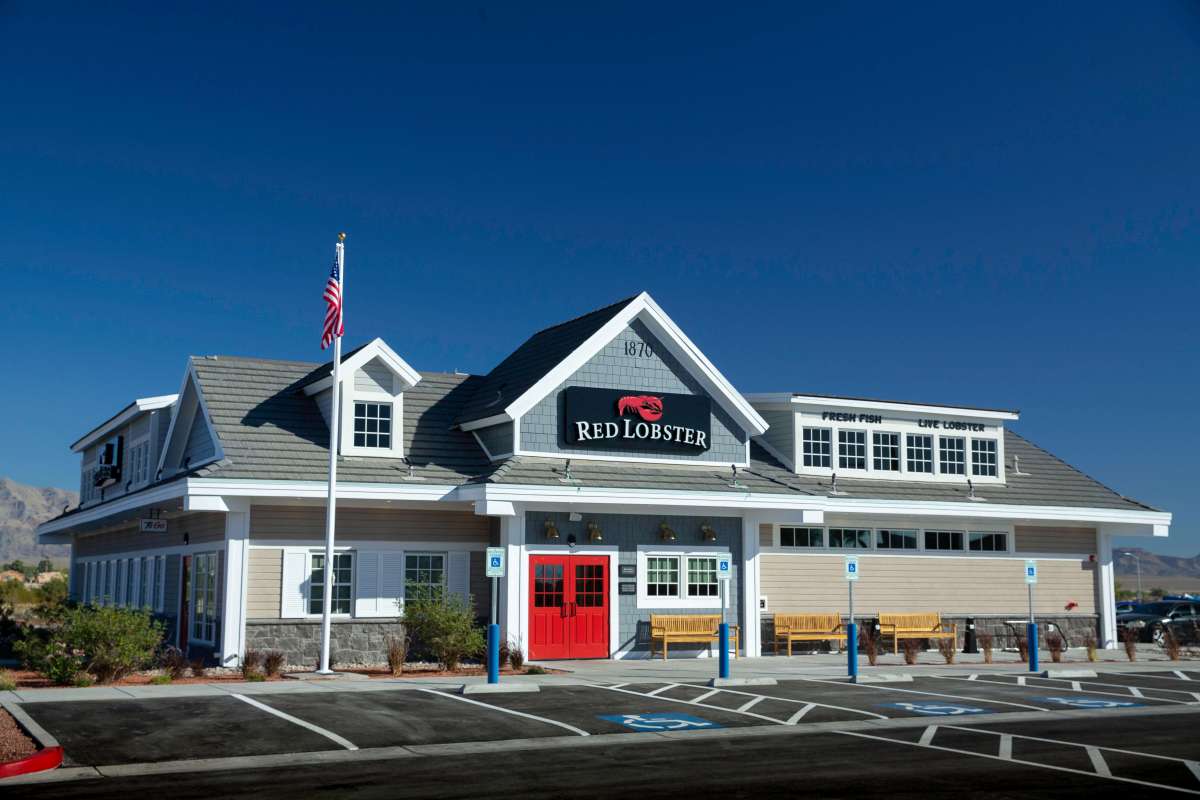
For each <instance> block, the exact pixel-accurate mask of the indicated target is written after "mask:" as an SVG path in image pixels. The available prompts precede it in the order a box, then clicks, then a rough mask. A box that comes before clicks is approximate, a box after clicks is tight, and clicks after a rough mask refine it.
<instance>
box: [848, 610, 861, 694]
mask: <svg viewBox="0 0 1200 800" xmlns="http://www.w3.org/2000/svg"><path fill="white" fill-rule="evenodd" d="M846 674H847V675H849V676H850V682H851V683H855V682H857V681H858V624H857V623H854V622H851V623H850V624H848V625H847V626H846Z"/></svg>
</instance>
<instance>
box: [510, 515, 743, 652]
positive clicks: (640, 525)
mask: <svg viewBox="0 0 1200 800" xmlns="http://www.w3.org/2000/svg"><path fill="white" fill-rule="evenodd" d="M547 519H549V520H552V521H553V522H554V524H555V526H556V527H557V528H558V531H559V534H560V535H561V537H562V540H563V541H565V540H566V538H567V536H568V535H569V534H572V533H574V534H575V536H576V537H577V538H578V540H579V541H580V542H581V543H585V542H587V530H586V528H585V525H586V524H587V523H588V522H596V523H598V524H599V525H600V529H601V531H602V532H603V534H604V541H603V542H602V544H601V546H602V547H607V548H613V547H616V548H618V553H617V563H618V564H632V565H635V566H636V565H637V548H638V545H654V549H655V551H656V552H657V551H661V552H664V553H671V552H672V551H678V552H679V553H681V554H682V553H684V552H687V551H688V550H695V549H696V548H697V547H700V546H702V545H704V544H706V543H705V542H704V541H703V540H702V539H701V534H700V526H701V525H702V524H704V523H708V524H709V525H711V526H712V527H713V529H714V530H716V532H717V541H716V542H715V544H716V545H718V546H724V547H728V548H729V553H730V556H731V560H732V562H733V577H732V578H730V580H729V586H728V591H729V598H730V599H729V611H728V614H727V616H726V619H727V621H728V622H729V623H730V624H731V625H736V624H738V621H739V620H740V619H741V617H742V613H741V609H742V602H741V592H740V589H739V587H740V584H741V575H740V574H739V571H738V570H739V567H738V565H739V563H740V561H741V558H742V521H741V519H739V518H736V517H682V516H656V515H652V514H630V515H626V514H587V515H585V516H584V519H583V521H581V522H571V521H570V519H569V517H568V515H567V514H560V513H545V512H537V511H530V512H527V513H526V515H525V530H526V531H530V532H532V536H531V537H530V544H531V545H533V546H536V541H538V540H540V539H539V537H540V531H541V530H542V529H543V526H544V524H545V521H546V520H547ZM663 522H665V523H667V525H668V526H670V527H671V528H672V529H673V530H674V531H675V533H676V534H677V535H678V537H679V539H678V541H677V542H676V543H674V544H665V543H664V542H662V540H661V539H660V538H659V525H660V524H661V523H663ZM588 550H589V548H588V546H587V545H586V544H581V545H580V546H579V548H578V549H577V551H576V552H578V553H579V554H580V555H587V553H588ZM684 570H686V567H684ZM609 577H610V580H613V581H616V582H618V583H620V582H622V581H633V580H638V579H640V577H641V576H639V578H636V579H635V578H621V577H620V576H619V574H613V575H610V576H609ZM680 579H681V580H685V579H686V576H685V575H681V576H680ZM637 600H638V599H637V595H635V594H634V595H629V594H622V595H618V603H619V605H618V612H617V615H618V629H617V631H616V632H615V634H616V642H615V644H616V645H617V649H619V650H624V649H626V648H630V647H632V648H633V649H634V650H635V651H643V650H647V649H649V641H650V639H649V624H650V615H651V614H719V613H721V611H720V609H719V608H712V609H707V608H697V609H686V608H664V609H651V608H638V607H637ZM689 649H694V648H689V646H685V645H677V646H676V647H675V648H672V650H673V651H676V652H683V651H687V650H689ZM704 649H707V648H704Z"/></svg>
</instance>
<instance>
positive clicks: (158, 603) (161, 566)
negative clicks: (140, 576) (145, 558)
mask: <svg viewBox="0 0 1200 800" xmlns="http://www.w3.org/2000/svg"><path fill="white" fill-rule="evenodd" d="M166 567H167V558H166V556H155V557H154V603H153V608H154V610H155V611H160V612H161V611H162V610H163V595H164V593H165V590H166V583H167V569H166Z"/></svg>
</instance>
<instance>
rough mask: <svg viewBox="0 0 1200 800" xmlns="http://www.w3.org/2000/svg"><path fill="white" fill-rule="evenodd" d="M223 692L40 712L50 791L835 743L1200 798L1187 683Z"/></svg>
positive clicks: (1106, 676)
mask: <svg viewBox="0 0 1200 800" xmlns="http://www.w3.org/2000/svg"><path fill="white" fill-rule="evenodd" d="M1194 689H1195V690H1196V691H1195V692H1194V691H1193V690H1194ZM231 692H232V693H227V694H222V695H213V696H198V697H182V698H178V697H174V698H158V699H136V698H129V699H125V700H84V701H76V702H67V701H58V702H31V703H27V704H24V709H25V711H26V712H27V713H28V714H29V715H30V716H32V717H33V719H34V720H35V721H36V722H37V723H38V724H40V725H42V726H43V727H44V728H46V729H47V730H48V731H49V732H50V733H51V734H53V735H54V736H56V737H57V738H58V739H59V741H60V743H61V744H62V745H63V747H64V750H65V753H66V766H67V769H66V770H63V771H62V773H61V774H60V775H58V776H54V777H56V778H58V779H59V780H60V781H63V780H66V779H74V780H76V781H83V782H85V783H89V784H94V783H95V781H96V780H97V779H98V780H100V781H101V783H102V784H103V785H104V786H105V787H108V786H110V785H111V784H112V782H118V783H121V784H122V785H124V783H127V782H129V781H135V782H136V781H137V780H138V779H140V778H141V777H143V776H148V775H149V774H151V773H159V774H178V773H183V772H191V773H193V774H200V773H203V774H205V775H216V774H223V773H226V772H237V773H242V772H253V773H258V774H261V775H263V776H266V775H268V774H269V773H271V772H272V770H273V769H274V768H275V767H276V766H278V765H279V764H280V763H285V762H286V763H290V764H294V765H296V766H297V767H299V766H301V765H304V764H307V763H312V762H314V761H321V762H322V763H324V764H326V765H328V766H329V768H330V769H332V770H334V771H335V772H337V771H339V770H341V769H342V768H343V767H344V766H345V765H349V764H357V765H359V766H360V767H364V768H367V767H366V765H367V764H370V765H372V766H370V767H369V769H372V770H374V769H382V767H380V766H378V763H377V762H389V763H390V762H393V761H394V762H396V765H395V766H394V767H393V769H395V770H399V771H411V770H417V771H418V772H419V771H420V769H423V768H418V767H416V766H415V765H414V764H413V763H411V762H417V761H423V760H425V759H427V758H433V759H437V758H438V757H442V756H451V755H454V754H458V755H459V756H471V757H472V758H476V757H483V756H484V755H488V756H489V757H491V756H492V755H494V754H495V753H496V752H497V751H499V750H503V751H505V752H506V753H508V754H509V755H511V756H512V757H513V758H515V759H517V760H521V759H524V758H525V756H524V755H520V754H522V753H525V752H527V751H560V750H562V749H563V748H571V751H570V752H571V755H570V759H571V763H572V764H574V763H575V761H576V759H577V758H579V757H580V754H581V753H583V752H584V750H586V751H587V752H589V753H591V752H592V751H593V750H594V749H596V748H600V749H609V748H610V747H622V748H624V749H622V753H625V754H628V753H629V752H631V751H636V752H638V753H641V752H642V751H643V749H647V752H652V751H656V750H658V749H661V748H663V747H664V746H665V745H666V743H667V742H668V741H673V740H675V739H680V740H688V739H694V740H695V741H696V742H697V743H698V744H699V743H700V742H702V741H703V742H707V744H704V745H701V746H700V750H704V749H710V748H714V747H718V746H719V747H721V748H725V747H741V746H745V747H748V748H751V749H755V748H759V745H750V744H748V742H749V740H751V739H755V738H766V739H771V740H772V741H776V740H779V738H780V737H781V736H783V737H788V736H790V735H792V734H808V735H809V736H808V737H806V738H805V740H804V742H803V743H802V744H801V743H793V745H791V746H793V747H797V748H800V749H799V751H798V752H803V753H807V752H808V748H809V747H810V744H809V742H810V741H811V740H812V739H811V737H820V738H821V739H822V741H824V740H825V739H826V738H828V737H831V736H832V737H834V740H835V741H838V742H840V744H841V746H842V747H843V748H848V749H849V750H851V751H855V752H857V751H862V753H861V755H862V756H863V757H864V758H865V759H866V760H867V761H868V762H869V761H870V759H871V756H870V753H872V752H873V751H874V749H878V748H879V747H885V748H886V749H887V750H889V751H891V750H896V749H900V750H904V749H907V750H911V751H913V752H912V753H910V757H912V758H916V759H919V760H925V759H929V758H933V757H935V756H936V759H938V760H940V761H945V760H946V759H947V758H949V757H950V756H953V757H954V758H958V759H967V760H969V761H971V762H972V766H971V769H985V768H986V769H988V770H995V769H1000V771H1002V772H1003V771H1006V770H1008V771H1011V770H1012V769H1014V768H1016V767H1021V768H1022V769H1035V770H1041V771H1047V772H1054V773H1059V774H1060V775H1069V776H1074V777H1073V778H1072V779H1071V780H1072V781H1073V782H1074V781H1077V779H1078V780H1082V779H1083V778H1094V779H1100V780H1102V781H1107V782H1110V783H1112V782H1117V783H1121V782H1124V783H1127V784H1128V785H1129V786H1136V787H1143V788H1153V787H1159V789H1160V790H1161V788H1162V787H1175V788H1179V789H1182V790H1185V791H1192V790H1195V791H1196V793H1200V741H1198V740H1197V738H1196V737H1195V736H1194V735H1193V734H1192V730H1193V729H1194V726H1195V723H1196V721H1197V712H1200V680H1196V679H1195V678H1194V677H1193V675H1192V674H1191V673H1190V672H1185V671H1182V670H1177V671H1162V672H1156V673H1146V672H1137V673H1122V672H1101V673H1099V674H1098V675H1096V676H1095V677H1091V676H1088V677H1063V678H1052V679H1047V678H1039V677H1034V676H1029V675H1018V674H1011V673H1010V674H996V673H978V674H976V673H967V672H957V673H955V674H948V675H936V676H935V675H924V676H920V677H916V678H913V679H911V680H899V681H896V682H889V683H860V684H852V683H849V682H847V681H846V680H845V679H843V678H832V677H831V678H801V679H795V680H782V681H779V682H778V684H776V685H747V686H733V687H722V688H712V687H710V686H707V685H705V684H703V683H699V682H695V683H689V682H686V681H684V680H680V681H679V682H673V681H667V680H649V681H644V682H629V683H623V682H616V683H613V682H605V683H586V684H577V685H562V684H560V685H543V686H541V690H540V691H539V692H529V693H501V694H472V695H467V696H464V695H460V694H458V693H456V692H454V691H453V690H451V689H449V688H446V687H439V688H411V687H409V688H390V687H387V686H376V687H372V688H371V691H362V690H353V691H352V690H345V691H339V690H337V689H336V688H330V689H328V690H322V691H303V692H301V691H282V690H280V691H278V692H270V693H255V694H253V695H252V696H251V695H239V694H238V693H237V691H236V688H233V689H231ZM1098 720H1103V723H1102V724H1098V722H1097V721H1098ZM637 734H641V735H640V736H638V735H637ZM646 737H650V738H649V739H647V738H646ZM718 743H719V744H718ZM737 743H741V744H737ZM631 744H636V745H637V747H633V748H630V747H628V745H631ZM773 746H775V745H763V746H762V751H763V752H764V753H765V752H768V751H770V750H771V748H772V747H773ZM581 747H582V748H583V749H580V748H581ZM672 747H673V745H672ZM668 749H672V748H668ZM700 750H698V751H697V752H700ZM918 750H919V751H920V752H919V753H918V752H917V751H918ZM931 754H934V755H931ZM414 756H416V758H414ZM422 756H423V757H425V758H421V757H422ZM589 757H590V756H589ZM623 757H624V756H623ZM401 761H403V762H404V764H400V762H401ZM975 762H987V764H986V765H984V764H982V763H975ZM992 762H1002V763H1001V766H1000V767H996V766H995V764H994V763H992ZM622 763H623V762H622ZM946 763H947V764H949V763H950V761H946ZM862 768H863V767H861V766H860V767H859V769H862ZM872 768H874V767H872ZM455 769H457V767H455ZM355 774H357V773H355ZM597 777H599V774H598V775H597ZM264 779H265V778H264ZM1043 779H1050V778H1046V777H1045V776H1043ZM189 780H190V779H189ZM205 780H210V779H209V778H206V779H205ZM211 780H232V779H228V778H223V779H217V778H211ZM1053 780H1060V781H1061V780H1065V779H1063V778H1053ZM106 781H107V782H109V783H105V782H106ZM55 785H56V786H59V788H62V787H65V786H67V785H68V784H67V783H64V782H60V783H56V784H55ZM71 785H74V783H73V782H72V783H71ZM773 785H774V784H770V785H767V786H765V787H764V788H766V789H770V787H771V786H773ZM849 785H850V784H847V786H849ZM1073 785H1074V784H1073ZM34 786H36V784H29V785H28V786H27V787H26V788H27V789H28V791H33V792H35V794H33V795H30V796H37V795H36V791H35V789H34ZM0 787H3V788H6V789H8V788H12V789H15V788H17V787H16V786H11V787H9V786H4V785H3V784H0ZM23 791H24V789H23ZM418 794H419V793H418ZM569 794H570V793H569V792H568V795H569Z"/></svg>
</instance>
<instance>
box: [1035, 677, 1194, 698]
mask: <svg viewBox="0 0 1200 800" xmlns="http://www.w3.org/2000/svg"><path fill="white" fill-rule="evenodd" d="M1130 677H1132V675H1130ZM1037 680H1039V681H1057V682H1059V683H1068V680H1067V679H1066V678H1038V679H1037ZM1165 680H1175V679H1174V678H1166V679H1165ZM1069 683H1070V684H1071V688H1072V690H1074V691H1076V692H1086V691H1090V690H1089V689H1083V688H1080V687H1081V686H1106V687H1108V688H1109V689H1125V690H1126V691H1128V692H1130V693H1132V694H1133V696H1134V697H1144V696H1145V695H1143V694H1142V691H1143V690H1147V689H1148V690H1150V691H1152V692H1170V693H1171V694H1186V695H1187V696H1188V697H1194V698H1196V699H1197V700H1200V692H1189V691H1187V690H1186V689H1163V688H1161V687H1159V686H1132V685H1130V684H1128V683H1105V682H1103V681H1069ZM1150 699H1151V700H1155V699H1159V698H1154V697H1151V698H1150Z"/></svg>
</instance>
